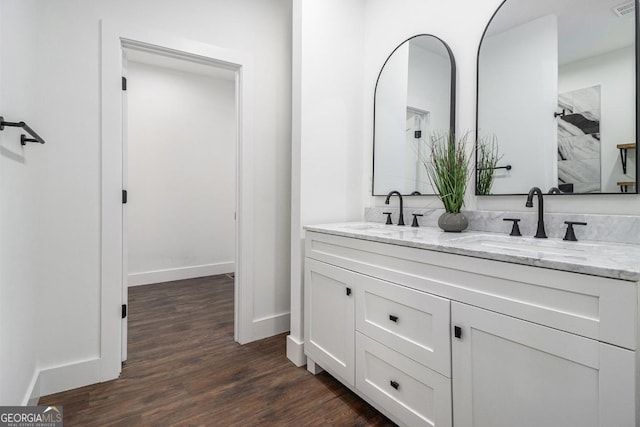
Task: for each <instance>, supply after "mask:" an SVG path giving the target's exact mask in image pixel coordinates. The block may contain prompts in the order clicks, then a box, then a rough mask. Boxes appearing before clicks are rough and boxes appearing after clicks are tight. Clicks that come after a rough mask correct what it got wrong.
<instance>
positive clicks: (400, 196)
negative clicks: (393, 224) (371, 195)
mask: <svg viewBox="0 0 640 427" xmlns="http://www.w3.org/2000/svg"><path fill="white" fill-rule="evenodd" d="M394 194H397V195H398V197H399V198H400V218H398V225H404V216H403V215H402V194H400V192H399V191H395V190H394V191H391V192H389V194H387V200H385V201H384V204H385V205H388V204H389V199H390V198H391V196H393V195H394Z"/></svg>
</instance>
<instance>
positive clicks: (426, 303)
mask: <svg viewBox="0 0 640 427" xmlns="http://www.w3.org/2000/svg"><path fill="white" fill-rule="evenodd" d="M449 319H450V302H449V300H448V299H445V298H440V297H437V296H434V295H431V294H428V293H425V292H420V291H416V290H414V289H410V288H407V287H404V286H398V285H394V284H392V283H389V282H386V281H383V280H378V279H374V278H372V277H369V276H361V278H360V280H359V281H358V287H357V288H356V330H358V331H360V332H362V333H363V334H365V335H367V336H369V337H371V338H373V339H375V340H376V341H379V342H381V343H382V344H384V345H386V346H387V347H390V348H391V349H393V350H395V351H397V352H399V353H401V354H403V355H405V356H407V357H409V358H411V359H413V360H415V361H416V362H418V363H421V364H423V365H424V366H426V367H428V368H431V369H433V370H435V371H438V372H440V373H441V374H443V375H445V376H447V377H451V345H450V330H451V328H450V327H449Z"/></svg>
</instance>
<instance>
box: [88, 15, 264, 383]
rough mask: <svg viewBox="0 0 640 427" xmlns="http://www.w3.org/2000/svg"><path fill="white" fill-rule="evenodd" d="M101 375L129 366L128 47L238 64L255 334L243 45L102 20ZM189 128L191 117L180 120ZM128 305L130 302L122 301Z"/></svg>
mask: <svg viewBox="0 0 640 427" xmlns="http://www.w3.org/2000/svg"><path fill="white" fill-rule="evenodd" d="M101 32H102V38H101V44H102V57H101V117H102V120H101V188H102V191H101V192H102V200H101V298H100V301H101V311H100V320H101V321H100V325H101V326H100V366H101V380H102V381H107V380H110V379H114V378H117V377H118V376H119V374H120V371H121V360H122V350H123V348H122V346H123V335H124V333H123V329H125V324H126V322H125V321H124V320H123V319H126V317H124V314H125V307H124V305H123V304H125V303H126V297H127V294H126V286H125V285H126V283H127V282H126V280H125V274H126V273H125V272H126V271H127V270H126V269H125V265H124V263H125V257H124V249H125V248H124V240H123V233H122V232H123V229H124V228H123V220H124V215H123V204H122V191H123V189H124V181H123V179H124V165H123V138H124V136H125V133H124V132H123V131H124V124H123V103H122V88H121V85H122V81H121V80H122V71H123V50H124V49H131V50H139V51H144V52H150V53H155V54H157V55H160V56H165V57H169V58H174V59H175V58H178V59H183V60H186V61H190V62H193V63H196V64H201V65H202V64H204V65H208V66H215V67H219V68H223V69H227V70H231V71H232V72H233V73H234V75H235V99H236V111H235V117H236V150H237V151H236V165H235V166H236V169H235V170H236V177H235V181H236V184H235V187H236V193H235V194H236V200H235V203H236V206H235V212H236V222H235V224H236V226H235V242H236V250H235V281H234V339H235V341H237V342H239V343H240V344H244V343H247V342H249V341H251V340H252V338H253V332H252V328H253V326H252V322H253V315H252V311H253V253H252V242H253V212H254V209H253V160H252V135H251V132H250V129H251V117H252V102H251V96H250V94H251V93H252V61H251V57H250V56H249V55H247V54H246V53H244V52H242V51H236V50H230V49H224V48H219V47H216V46H212V45H208V44H205V43H201V42H196V41H192V40H187V39H184V38H181V37H177V36H172V35H169V34H167V33H163V32H155V31H153V30H149V29H143V28H140V27H138V26H135V27H134V26H128V25H126V24H124V25H116V24H113V23H109V22H105V21H102V22H101ZM175 126H176V127H178V128H184V126H185V124H184V123H175ZM121 306H122V307H121Z"/></svg>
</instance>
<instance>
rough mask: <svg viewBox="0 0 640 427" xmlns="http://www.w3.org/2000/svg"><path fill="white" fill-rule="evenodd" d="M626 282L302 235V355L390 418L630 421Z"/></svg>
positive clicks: (633, 298)
mask: <svg viewBox="0 0 640 427" xmlns="http://www.w3.org/2000/svg"><path fill="white" fill-rule="evenodd" d="M637 305H638V296H637V283H635V282H630V281H624V280H616V279H610V278H605V277H596V276H588V275H584V274H577V273H570V272H566V271H557V270H550V269H546V268H538V267H531V266H525V265H518V264H512V263H506V262H500V261H493V260H489V259H481V258H475V257H469V256H462V255H455V254H450V253H443V252H436V251H430V250H424V249H420V248H414V247H405V246H401V245H393V244H388V243H383V242H376V241H369V240H363V239H357V238H352V237H345V236H340V235H333V234H325V233H322V232H316V231H307V234H306V258H305V307H304V309H305V312H304V318H305V354H306V355H307V357H308V360H309V366H312V367H313V366H315V364H318V365H319V366H320V367H322V368H324V369H326V370H327V371H328V372H329V373H331V374H332V375H334V376H335V377H336V378H338V379H339V380H340V381H341V382H343V383H344V384H345V385H347V386H348V387H350V388H351V389H352V390H354V391H355V392H356V393H357V394H359V395H360V396H362V397H363V398H364V399H365V400H367V401H368V402H370V403H371V404H373V405H374V406H376V407H377V408H378V409H380V410H381V412H383V413H385V414H386V415H388V416H389V417H390V418H391V419H393V420H394V421H395V422H397V423H399V424H401V425H410V426H451V425H455V426H456V427H465V426H474V427H478V426H480V427H481V426H487V427H499V426H509V427H511V426H563V427H570V426H576V427H578V426H579V427H584V426H600V427H609V426H635V425H637V424H636V405H637V403H636V400H637V399H636V382H637V373H636V372H637V367H636V364H637V362H636V351H635V350H636V343H637Z"/></svg>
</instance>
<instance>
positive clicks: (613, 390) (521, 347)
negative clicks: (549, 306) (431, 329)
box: [451, 302, 636, 427]
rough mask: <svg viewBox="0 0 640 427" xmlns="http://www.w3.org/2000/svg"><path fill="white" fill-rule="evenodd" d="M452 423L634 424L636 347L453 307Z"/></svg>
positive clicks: (495, 426) (489, 426) (481, 426)
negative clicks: (600, 340) (613, 344)
mask: <svg viewBox="0 0 640 427" xmlns="http://www.w3.org/2000/svg"><path fill="white" fill-rule="evenodd" d="M451 324H452V328H453V334H452V335H454V337H453V338H452V348H451V351H452V374H453V375H452V377H453V401H454V405H453V406H454V412H453V419H454V424H455V425H456V427H465V426H474V427H502V426H504V427H513V426H518V427H527V426H531V427H534V426H535V427H539V426H562V427H589V426H594V427H596V426H599V427H608V426H633V425H636V424H635V415H634V408H635V391H634V376H635V373H634V372H635V371H634V357H635V356H634V352H632V351H629V350H625V349H621V348H619V347H614V346H611V345H608V344H603V343H601V342H599V341H595V340H592V339H588V338H584V337H580V336H577V335H573V334H569V333H567V332H562V331H559V330H557V329H552V328H548V327H545V326H540V325H537V324H534V323H531V322H527V321H523V320H520V319H516V318H513V317H509V316H505V315H501V314H497V313H494V312H491V311H487V310H483V309H479V308H476V307H472V306H469V305H466V304H460V303H454V302H452V304H451Z"/></svg>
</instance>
